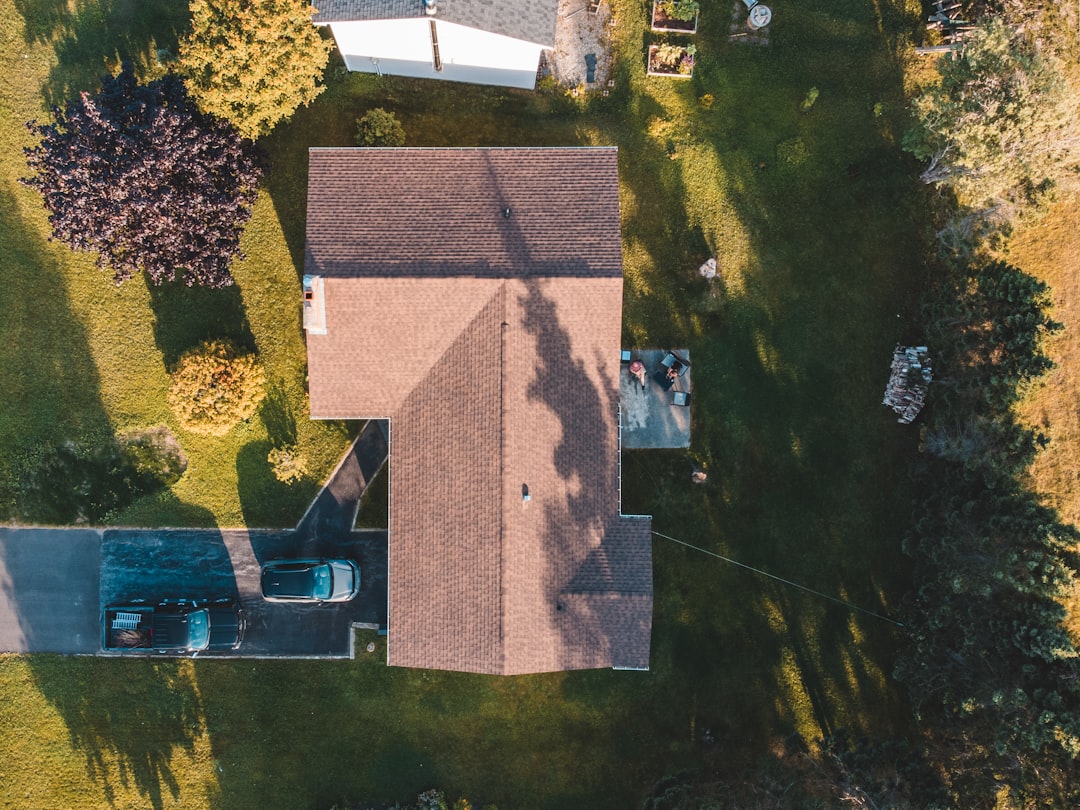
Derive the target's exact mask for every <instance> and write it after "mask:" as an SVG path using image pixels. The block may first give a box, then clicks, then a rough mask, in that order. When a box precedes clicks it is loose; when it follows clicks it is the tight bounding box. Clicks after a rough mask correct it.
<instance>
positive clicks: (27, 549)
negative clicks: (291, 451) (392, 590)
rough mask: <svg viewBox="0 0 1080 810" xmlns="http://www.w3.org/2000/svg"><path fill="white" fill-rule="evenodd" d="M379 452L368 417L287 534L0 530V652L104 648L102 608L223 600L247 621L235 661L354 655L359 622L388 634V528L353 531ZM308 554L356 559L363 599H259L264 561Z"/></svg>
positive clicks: (375, 426) (382, 454)
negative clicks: (291, 602)
mask: <svg viewBox="0 0 1080 810" xmlns="http://www.w3.org/2000/svg"><path fill="white" fill-rule="evenodd" d="M386 457H387V442H386V427H385V425H383V424H380V423H379V422H375V421H371V422H369V423H368V424H367V425H366V426H365V428H364V430H363V431H361V434H360V436H359V437H358V438H357V440H356V442H355V443H354V444H353V445H352V446H351V447H350V448H349V450H348V452H347V453H346V454H345V456H344V458H343V459H342V463H341V464H340V465H339V466H338V468H337V470H335V471H334V473H333V475H331V478H330V481H329V482H328V483H327V485H326V487H324V489H323V490H322V491H321V492H320V493H319V495H318V497H317V498H316V500H315V501H314V503H313V504H312V506H311V508H310V509H309V510H308V512H307V514H306V515H305V516H304V518H303V519H302V520H301V522H300V525H299V526H297V528H296V529H294V530H281V531H272V530H250V531H249V530H216V529H157V530H143V529H134V530H119V529H112V530H104V531H102V530H90V529H31V528H16V527H0V651H2V652H19V653H23V652H60V653H89V654H93V653H99V652H100V651H101V615H102V610H103V609H104V607H105V606H106V605H116V604H122V603H124V602H128V601H131V600H132V599H143V600H146V601H147V602H150V603H153V602H157V601H160V600H162V599H182V598H188V599H205V598H218V597H225V596H227V597H230V598H235V599H238V600H239V601H240V603H241V606H242V607H243V608H244V611H245V613H246V614H247V618H248V631H247V634H246V636H245V638H244V642H243V643H242V644H241V646H240V648H239V649H238V650H236V651H235V652H234V653H233V654H234V655H239V656H252V657H279V656H280V657H314V656H318V657H321V656H329V657H344V656H348V655H350V654H351V643H352V636H353V632H352V628H353V627H354V625H357V624H362V625H368V626H372V627H379V628H385V627H386V601H387V535H386V532H385V531H363V532H354V531H352V527H353V523H354V522H355V518H356V510H357V508H358V506H359V502H360V496H361V495H362V494H363V492H364V488H365V487H366V486H367V482H368V481H370V480H371V478H372V477H373V476H374V475H375V474H376V473H377V472H378V471H379V469H380V468H381V467H382V465H383V463H384V462H385V461H386ZM303 557H344V558H349V559H354V560H357V561H358V562H359V563H360V578H361V583H360V585H361V589H360V594H359V595H358V596H357V597H356V598H355V599H353V600H352V601H350V602H347V603H344V604H334V605H303V606H301V605H287V604H280V603H271V602H266V601H265V600H264V599H263V598H262V595H261V587H260V583H259V569H260V566H261V565H262V563H263V562H265V561H267V560H272V559H279V558H291V559H296V558H303Z"/></svg>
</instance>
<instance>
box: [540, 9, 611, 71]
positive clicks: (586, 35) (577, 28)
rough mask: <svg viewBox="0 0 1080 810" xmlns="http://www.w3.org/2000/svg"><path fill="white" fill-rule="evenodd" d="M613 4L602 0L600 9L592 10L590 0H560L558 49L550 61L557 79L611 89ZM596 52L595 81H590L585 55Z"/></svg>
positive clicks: (556, 32) (549, 63)
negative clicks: (609, 81)
mask: <svg viewBox="0 0 1080 810" xmlns="http://www.w3.org/2000/svg"><path fill="white" fill-rule="evenodd" d="M611 21H612V17H611V5H610V2H609V0H602V2H601V3H600V6H599V8H598V10H597V11H596V12H595V13H594V12H593V11H591V10H590V0H559V19H558V22H557V23H556V25H555V50H554V51H553V52H552V51H548V52H546V53H547V62H548V67H549V69H550V71H551V74H552V75H553V76H554V77H555V81H557V82H558V83H559V84H561V85H562V86H564V87H569V88H579V87H580V88H582V89H584V90H596V91H598V92H602V91H604V90H607V86H608V84H607V83H608V79H609V78H610V77H611ZM588 54H594V55H595V56H596V73H595V76H594V81H593V82H592V83H589V82H587V81H586V78H587V66H586V63H585V57H586V55H588Z"/></svg>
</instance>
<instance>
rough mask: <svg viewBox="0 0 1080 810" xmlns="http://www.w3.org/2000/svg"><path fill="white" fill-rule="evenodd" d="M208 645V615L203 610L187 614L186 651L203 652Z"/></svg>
mask: <svg viewBox="0 0 1080 810" xmlns="http://www.w3.org/2000/svg"><path fill="white" fill-rule="evenodd" d="M209 644H210V613H209V611H207V610H206V609H205V608H204V609H203V610H196V611H194V612H193V613H189V614H188V649H191V650H205V649H206V647H207V645H209Z"/></svg>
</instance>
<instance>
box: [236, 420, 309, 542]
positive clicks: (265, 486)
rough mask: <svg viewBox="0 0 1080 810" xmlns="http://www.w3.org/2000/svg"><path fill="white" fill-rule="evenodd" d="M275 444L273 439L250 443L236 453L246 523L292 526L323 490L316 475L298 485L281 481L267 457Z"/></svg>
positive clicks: (298, 482)
mask: <svg viewBox="0 0 1080 810" xmlns="http://www.w3.org/2000/svg"><path fill="white" fill-rule="evenodd" d="M274 446H275V445H274V444H273V443H272V442H271V441H269V440H263V441H253V442H248V443H247V444H245V445H244V446H243V447H242V448H240V452H239V453H238V454H237V456H236V478H237V482H236V486H237V491H238V493H239V496H240V509H241V511H242V512H243V514H244V525H245V526H248V527H265V528H290V529H291V528H292V527H294V526H296V524H297V523H299V522H300V519H301V518H302V517H303V516H304V512H305V511H306V510H307V508H308V506H309V505H310V504H311V502H312V501H313V500H314V499H315V496H316V495H317V494H318V492H319V482H317V481H315V480H314V479H312V478H306V477H305V478H304V479H303V480H301V481H297V482H296V483H294V484H284V483H282V482H281V481H278V480H277V478H276V477H275V476H274V471H273V468H272V467H271V465H270V462H269V461H268V460H267V456H268V454H269V453H270V450H271V449H272V448H273V447H274Z"/></svg>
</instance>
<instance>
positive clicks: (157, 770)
mask: <svg viewBox="0 0 1080 810" xmlns="http://www.w3.org/2000/svg"><path fill="white" fill-rule="evenodd" d="M30 662H31V669H32V670H33V674H34V682H35V684H36V685H37V687H38V689H40V690H41V693H42V695H44V696H45V698H46V699H47V700H48V701H49V702H50V703H51V704H52V705H53V706H54V707H55V708H56V710H57V712H59V714H60V716H61V718H63V721H64V723H65V725H66V726H67V729H68V735H69V738H70V742H71V745H72V747H73V748H76V749H78V750H79V751H81V752H82V754H83V756H84V757H85V761H86V773H87V776H88V777H89V779H90V781H92V782H93V783H95V784H97V785H100V788H101V794H102V796H103V798H104V800H105V802H107V803H108V806H110V807H121V806H124V807H126V806H128V805H127V801H126V799H125V798H124V796H123V795H122V794H123V793H126V791H127V790H129V789H131V788H134V789H135V790H137V791H138V793H139V795H140V796H141V797H142V798H143V799H144V800H145V801H146V803H147V805H149V806H151V807H153V808H155V810H160V808H162V807H163V806H164V805H165V801H166V797H169V804H170V805H171V804H173V803H174V802H175V801H176V800H177V799H178V798H179V796H180V790H181V785H180V783H179V781H178V779H177V777H176V775H175V774H174V772H173V767H172V760H173V757H174V756H176V749H178V748H179V749H181V750H183V751H185V752H186V753H187V754H189V755H190V754H191V753H192V752H193V750H194V746H195V743H196V740H197V739H198V738H199V737H200V736H201V734H202V733H203V723H202V707H201V706H200V701H199V696H198V692H197V691H196V685H195V681H194V679H193V678H192V670H191V665H190V664H189V663H187V662H182V661H175V660H156V661H153V662H150V661H146V660H138V661H135V660H116V659H102V658H84V657H80V658H73V657H68V656H54V655H35V656H32V657H31V658H30ZM118 794H120V795H118Z"/></svg>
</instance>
